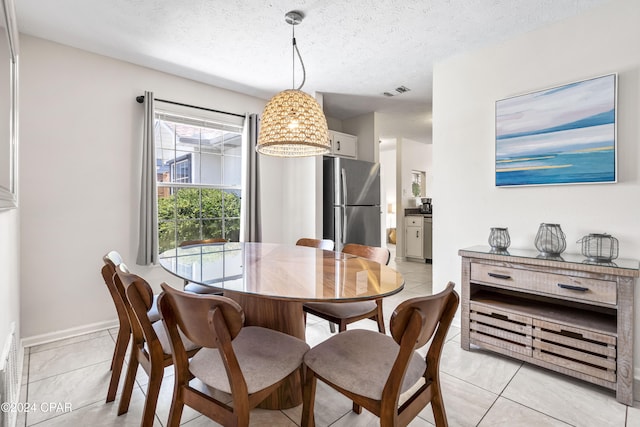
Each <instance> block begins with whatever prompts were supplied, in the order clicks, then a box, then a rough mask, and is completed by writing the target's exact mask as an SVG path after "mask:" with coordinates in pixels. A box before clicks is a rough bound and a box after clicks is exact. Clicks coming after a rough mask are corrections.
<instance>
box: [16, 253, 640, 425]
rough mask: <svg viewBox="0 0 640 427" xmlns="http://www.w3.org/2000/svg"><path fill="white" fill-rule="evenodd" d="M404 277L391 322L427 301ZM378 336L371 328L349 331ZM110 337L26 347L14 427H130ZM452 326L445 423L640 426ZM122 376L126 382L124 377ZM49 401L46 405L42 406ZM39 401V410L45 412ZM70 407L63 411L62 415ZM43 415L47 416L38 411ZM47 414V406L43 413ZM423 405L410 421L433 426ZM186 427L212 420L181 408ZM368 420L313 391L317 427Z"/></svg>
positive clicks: (416, 281)
mask: <svg viewBox="0 0 640 427" xmlns="http://www.w3.org/2000/svg"><path fill="white" fill-rule="evenodd" d="M390 265H391V266H392V267H394V268H397V269H398V271H400V272H402V273H403V275H404V277H405V281H406V284H405V288H404V290H403V291H402V292H401V293H400V294H398V295H395V296H392V297H389V298H386V299H385V302H384V312H385V317H386V322H387V325H388V322H389V317H390V315H391V313H392V312H393V309H394V308H395V306H396V305H397V304H398V303H400V302H401V301H403V300H405V299H407V298H411V297H415V296H419V295H425V294H426V295H428V294H431V265H430V264H423V263H418V262H402V261H397V262H395V261H392V262H391V263H390ZM350 327H351V328H353V327H360V328H367V329H371V330H376V325H375V323H374V322H372V321H361V322H358V323H356V324H354V325H351V326H350ZM116 332H117V331H116V330H109V331H100V332H95V333H92V334H87V335H83V336H80V337H75V338H72V339H67V340H61V341H57V342H54V343H49V344H45V345H40V346H36V347H31V348H27V349H26V350H25V364H24V370H23V371H24V372H23V388H22V396H21V401H22V402H29V403H30V404H32V405H33V406H32V408H33V407H35V408H36V410H34V411H30V412H27V413H22V414H21V416H20V417H19V420H18V425H19V426H20V427H23V426H32V425H37V426H40V427H45V426H46V427H49V426H129V425H130V426H138V425H139V424H140V419H141V414H142V407H143V404H144V393H145V392H146V383H147V378H146V375H145V374H144V371H142V370H141V369H140V370H139V373H138V377H137V384H136V387H135V389H134V393H133V397H132V402H131V406H130V409H129V412H128V413H127V414H125V415H122V416H117V415H116V413H117V404H118V398H116V402H114V403H108V404H106V403H105V402H104V401H105V397H106V392H107V385H108V381H109V364H110V360H111V355H112V351H113V346H114V338H115V334H116ZM459 333H460V331H459V329H458V328H456V327H452V328H451V331H450V333H449V336H448V341H447V343H446V344H445V347H444V353H443V356H442V362H441V379H442V384H443V395H444V401H445V406H446V410H447V415H448V419H449V425H451V426H480V427H486V426H504V427H512V426H536V427H537V426H594V427H602V426H620V427H622V426H629V427H630V426H640V402H635V405H634V407H627V406H625V405H622V404H620V403H618V402H617V401H616V400H615V395H614V393H613V392H612V391H610V390H607V389H604V388H601V387H597V386H593V385H591V384H588V383H585V382H582V381H578V380H575V379H572V378H569V377H566V376H563V375H559V374H555V373H552V372H549V371H546V370H543V369H540V368H537V367H535V366H531V365H528V364H523V363H521V362H519V361H516V360H513V359H509V358H505V357H501V356H498V355H495V354H492V353H489V352H485V351H482V350H479V349H475V350H473V351H470V352H467V351H463V350H462V349H461V348H460V336H459ZM330 335H331V333H330V332H329V327H328V324H327V322H325V321H323V320H321V319H318V318H314V317H310V318H309V320H308V325H307V341H308V342H309V344H310V345H312V346H313V345H315V344H317V343H319V342H321V341H323V340H324V339H326V338H327V337H329V336H330ZM123 377H124V375H123ZM172 379H173V369H172V368H167V369H166V371H165V380H164V381H163V385H162V390H161V394H160V398H159V402H158V410H157V412H156V422H155V425H157V426H164V425H165V423H166V420H167V417H168V413H169V407H170V404H171V393H172V386H173V382H172ZM49 403H53V404H54V406H52V407H51V406H47V405H46V404H49ZM43 404H45V405H44V406H43ZM65 404H67V405H70V409H71V410H70V411H69V410H67V409H65V406H64V405H65ZM43 408H44V409H47V410H43ZM49 408H51V409H49ZM301 412H302V407H301V406H299V407H296V408H292V409H287V410H283V411H268V410H260V409H257V410H254V411H252V413H251V425H252V426H297V425H299V423H300V416H301ZM433 423H434V421H433V417H432V414H431V409H430V407H427V408H425V410H423V411H422V412H421V413H420V415H419V416H418V417H417V418H416V419H415V420H414V421H413V422H412V423H411V424H410V425H411V426H430V425H433ZM182 424H183V425H185V426H187V427H201V426H215V425H217V424H216V423H214V422H212V421H210V420H209V419H208V418H206V417H204V416H201V415H199V414H198V413H196V412H195V411H193V410H190V409H188V408H185V411H184V413H183V416H182ZM378 424H379V423H378V420H377V418H376V417H374V416H373V415H372V414H370V413H368V412H366V411H363V413H362V414H361V415H357V414H355V413H353V412H351V404H350V402H349V401H348V400H347V399H346V398H344V397H342V396H341V395H339V394H338V393H336V392H334V391H333V390H331V389H329V388H328V387H326V386H324V385H323V384H322V383H320V384H319V386H318V391H317V401H316V425H318V426H334V427H342V426H344V427H347V426H349V427H353V426H372V425H378Z"/></svg>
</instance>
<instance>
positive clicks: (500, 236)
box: [489, 227, 511, 250]
mask: <svg viewBox="0 0 640 427" xmlns="http://www.w3.org/2000/svg"><path fill="white" fill-rule="evenodd" d="M510 244H511V238H510V237H509V230H508V229H506V228H501V227H491V232H490V233H489V246H491V247H492V248H493V249H500V250H505V249H507V248H508V247H509V245H510Z"/></svg>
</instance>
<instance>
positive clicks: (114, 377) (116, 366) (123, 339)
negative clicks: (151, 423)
mask: <svg viewBox="0 0 640 427" xmlns="http://www.w3.org/2000/svg"><path fill="white" fill-rule="evenodd" d="M130 335H131V334H130V332H129V331H124V330H123V328H122V327H121V328H120V330H119V331H118V337H117V338H116V347H115V348H114V349H113V358H112V359H111V380H109V390H108V391H107V403H109V402H113V401H114V400H115V399H116V393H117V391H118V383H119V382H120V374H121V373H122V365H123V364H124V357H125V354H126V352H127V346H128V345H129V337H130Z"/></svg>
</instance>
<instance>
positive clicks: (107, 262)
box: [101, 251, 160, 402]
mask: <svg viewBox="0 0 640 427" xmlns="http://www.w3.org/2000/svg"><path fill="white" fill-rule="evenodd" d="M102 260H103V261H104V266H103V267H102V271H101V273H102V278H103V279H104V283H105V284H106V285H107V289H108V290H109V294H110V295H111V299H112V300H113V304H114V305H115V307H116V313H117V314H118V323H119V327H118V336H117V337H116V345H115V348H114V349H113V356H112V358H111V379H110V380H109V389H108V391H107V402H112V401H114V400H115V398H116V393H117V391H118V383H119V381H120V375H121V373H122V365H123V363H124V357H125V353H126V351H127V346H128V345H129V340H130V338H131V324H130V323H129V314H128V310H127V305H128V304H129V303H128V301H127V296H126V295H125V291H124V288H123V287H122V286H119V284H120V283H119V282H118V283H116V281H115V280H114V275H115V273H116V269H117V268H121V269H124V270H127V271H128V269H127V266H126V265H125V264H124V262H122V256H120V254H119V253H118V252H116V251H111V252H109V253H108V254H106V255H105V256H104V257H102ZM156 301H157V297H154V299H153V303H152V306H151V308H150V309H149V313H148V316H149V320H150V321H151V322H156V321H158V320H160V312H159V311H158V307H157V304H156Z"/></svg>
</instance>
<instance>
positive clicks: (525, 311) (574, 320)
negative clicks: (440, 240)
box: [458, 246, 640, 405]
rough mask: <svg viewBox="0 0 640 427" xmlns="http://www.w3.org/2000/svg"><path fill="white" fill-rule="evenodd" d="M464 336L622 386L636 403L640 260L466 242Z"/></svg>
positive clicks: (626, 398) (621, 394)
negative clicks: (593, 257) (502, 248)
mask: <svg viewBox="0 0 640 427" xmlns="http://www.w3.org/2000/svg"><path fill="white" fill-rule="evenodd" d="M458 254H459V255H460V256H461V257H462V305H461V307H462V308H461V309H462V339H461V346H462V348H463V349H464V350H469V349H470V345H471V344H474V345H477V346H478V347H482V348H484V349H487V350H491V351H495V352H497V353H501V354H504V355H507V356H511V357H514V358H516V359H519V360H523V361H525V362H529V363H532V364H534V365H538V366H542V367H544V368H547V369H551V370H553V371H556V372H560V373H563V374H566V375H570V376H573V377H576V378H580V379H582V380H585V381H589V382H591V383H594V384H598V385H601V386H604V387H607V388H610V389H613V390H615V391H616V398H617V400H618V401H619V402H622V403H624V404H626V405H632V404H633V326H634V324H633V323H634V321H633V303H634V299H633V298H634V286H635V280H636V277H638V276H639V275H640V263H639V262H638V261H637V260H629V259H626V260H625V259H615V260H613V262H609V263H595V262H590V261H588V260H586V259H585V257H583V256H581V255H575V254H561V255H560V257H542V256H541V255H540V254H539V253H538V252H537V251H532V250H513V249H509V250H508V251H493V250H491V248H489V247H488V246H475V247H472V248H466V249H461V250H460V251H459V252H458Z"/></svg>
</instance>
